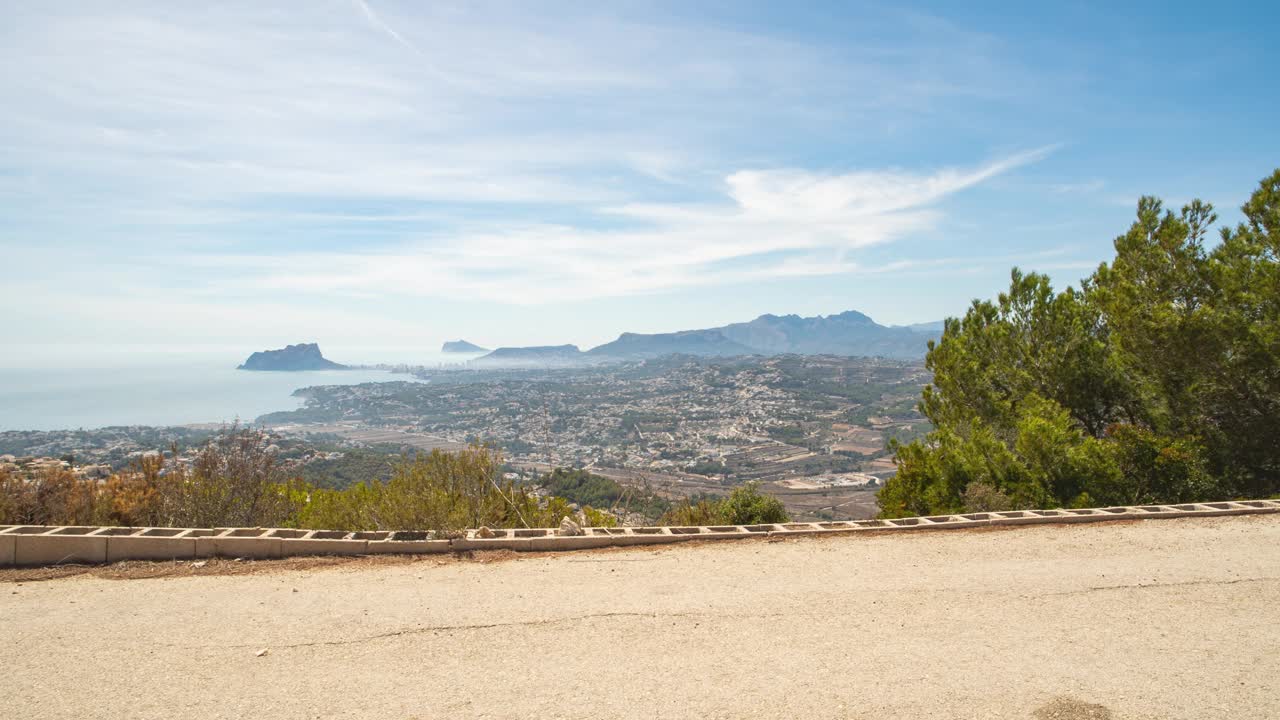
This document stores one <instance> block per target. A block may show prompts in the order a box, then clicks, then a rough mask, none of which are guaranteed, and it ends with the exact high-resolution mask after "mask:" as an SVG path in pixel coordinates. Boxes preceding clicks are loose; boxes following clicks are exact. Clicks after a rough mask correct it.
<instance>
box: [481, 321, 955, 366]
mask: <svg viewBox="0 0 1280 720" xmlns="http://www.w3.org/2000/svg"><path fill="white" fill-rule="evenodd" d="M941 333H942V323H941V322H934V323H920V324H918V325H909V326H899V327H892V326H887V325H881V324H879V323H877V322H875V321H874V320H872V319H871V318H869V317H867V316H866V315H863V314H862V313H860V312H857V311H855V310H849V311H847V312H842V313H839V314H836V315H826V316H822V315H817V316H814V317H800V316H799V315H761V316H760V317H758V318H756V319H755V320H751V321H750V322H740V323H732V324H729V325H724V326H721V327H714V328H707V329H704V330H683V331H680V332H671V333H654V334H643V333H623V334H622V335H620V336H618V339H617V340H614V341H613V342H609V343H605V344H604V345H600V346H597V347H594V348H591V349H590V350H587V351H586V352H583V351H581V350H579V349H578V347H577V346H576V345H557V346H550V347H547V346H544V347H529V348H524V347H503V348H498V349H497V350H494V351H493V352H491V353H489V354H488V355H485V356H483V357H481V358H478V359H477V360H475V361H473V363H475V364H479V365H482V366H491V367H514V366H521V365H529V366H538V367H546V366H548V365H554V366H571V365H580V364H592V363H605V362H617V361H625V360H644V359H649V358H656V357H661V356H663V355H672V354H680V355H695V356H700V357H732V356H737V355H783V354H789V353H794V354H798V355H847V356H854V357H886V358H895V359H918V358H922V357H924V353H925V350H926V349H927V347H928V342H929V340H931V339H933V338H936V337H938V336H939V335H941Z"/></svg>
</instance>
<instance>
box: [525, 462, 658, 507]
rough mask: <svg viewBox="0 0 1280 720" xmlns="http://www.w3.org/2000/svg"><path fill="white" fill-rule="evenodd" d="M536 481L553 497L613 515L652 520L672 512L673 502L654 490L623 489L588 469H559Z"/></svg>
mask: <svg viewBox="0 0 1280 720" xmlns="http://www.w3.org/2000/svg"><path fill="white" fill-rule="evenodd" d="M537 482H538V484H539V485H540V486H542V488H543V489H544V490H546V491H547V492H548V493H550V494H551V495H552V496H554V497H562V498H564V499H566V500H568V501H570V502H574V503H577V504H579V505H585V506H590V507H595V508H602V509H608V510H610V511H612V512H634V513H639V514H641V515H643V516H645V517H646V518H649V519H651V520H654V519H657V518H659V517H661V516H662V514H663V513H665V512H666V511H668V510H670V509H671V501H670V500H667V499H665V498H662V497H659V496H658V495H656V494H655V493H653V492H652V491H646V490H638V489H636V488H628V487H624V486H623V485H621V484H620V483H618V482H617V481H616V480H610V479H609V478H607V477H602V476H600V475H594V474H592V473H590V472H587V471H586V470H581V469H570V468H556V469H555V470H553V471H551V472H549V473H547V474H545V475H543V476H541V477H540V478H538V481H537Z"/></svg>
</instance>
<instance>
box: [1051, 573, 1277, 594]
mask: <svg viewBox="0 0 1280 720" xmlns="http://www.w3.org/2000/svg"><path fill="white" fill-rule="evenodd" d="M1277 581H1280V577H1258V578H1238V579H1235V580H1183V581H1180V582H1169V583H1134V584H1132V585H1097V586H1094V587H1087V588H1083V589H1081V590H1064V591H1062V592H1052V593H1041V594H1040V595H1031V596H1027V597H1057V596H1061V595H1085V594H1088V593H1093V592H1106V591H1108V590H1146V589H1150V588H1169V587H1184V586H1194V585H1236V584H1238V583H1255V582H1277Z"/></svg>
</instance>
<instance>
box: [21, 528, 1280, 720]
mask: <svg viewBox="0 0 1280 720" xmlns="http://www.w3.org/2000/svg"><path fill="white" fill-rule="evenodd" d="M121 577H130V575H128V574H123V575H118V576H115V577H111V576H102V575H96V574H81V575H77V576H72V577H63V578H56V579H46V580H40V581H31V580H27V581H23V582H14V581H11V582H5V583H0V667H3V673H0V708H3V709H4V715H5V716H6V717H15V718H78V719H83V718H99V717H120V718H197V717H199V718H379V719H385V718H470V717H492V718H533V717H537V718H557V717H562V718H606V717H609V718H614V717H622V718H632V717H634V718H745V717H769V718H773V717H777V718H783V717H785V718H803V717H822V718H908V717H910V718H975V719H976V718H1034V719H1039V720H1043V719H1045V718H1049V719H1053V720H1084V719H1086V718H1088V719H1106V718H1114V719H1124V718H1197V719H1202V718H1265V717H1280V517H1278V516H1274V515H1273V516H1254V517H1239V518H1220V519H1195V520H1148V521H1145V522H1130V523H1097V524H1084V525H1066V526H1039V527H1026V528H1009V529H1001V530H988V531H939V532H926V533H914V534H913V533H897V534H877V535H870V536H868V535H860V536H842V537H829V538H820V539H789V540H785V541H748V542H734V543H720V544H717V543H701V544H690V545H678V546H670V547H663V548H660V549H649V548H635V549H626V550H606V551H596V552H590V553H565V554H558V555H542V556H536V557H520V558H516V559H509V560H505V561H501V562H474V561H454V560H448V561H433V562H381V563H366V562H361V561H356V562H349V563H341V562H335V563H329V564H320V565H282V566H278V567H276V568H275V569H273V568H272V567H270V566H269V565H264V564H259V565H258V566H256V569H255V571H254V572H248V573H243V574H208V575H200V574H185V575H173V574H170V575H168V576H163V577H155V578H149V579H120V578H121ZM263 650H265V651H266V652H265V653H263V652H262V651H263Z"/></svg>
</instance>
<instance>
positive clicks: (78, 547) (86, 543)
mask: <svg viewBox="0 0 1280 720" xmlns="http://www.w3.org/2000/svg"><path fill="white" fill-rule="evenodd" d="M1256 513H1280V501H1274V500H1241V501H1234V502H1211V503H1188V504H1182V505H1139V506H1132V507H1131V506H1125V507H1106V508H1090V509H1077V510H1062V509H1059V510H1015V511H1011V512H985V513H969V514H964V515H936V516H930V517H915V518H901V519H897V520H849V521H833V522H797V523H779V524H770V525H710V526H696V527H624V528H583V530H582V533H583V534H581V535H561V534H560V532H559V531H558V530H557V529H554V528H531V529H515V530H491V531H489V533H486V534H487V535H488V534H491V535H492V536H491V537H480V536H479V534H478V533H477V531H475V530H468V531H466V532H465V533H463V534H462V535H461V536H460V537H455V538H437V537H435V536H434V535H433V534H431V533H424V532H406V531H396V532H381V531H378V532H345V531H340V530H291V529H285V528H125V527H87V526H68V527H49V526H42V525H16V526H13V525H0V567H3V566H13V565H19V566H32V565H58V564H66V563H76V564H98V563H109V562H117V561H120V560H194V559H197V558H207V557H235V558H254V559H270V558H281V557H291V556H295V555H368V554H374V553H447V552H460V551H465V550H518V551H539V550H580V549H586V548H599V547H611V546H623V545H657V544H663V543H674V542H683V541H688V540H739V539H748V538H769V537H779V536H782V537H786V536H794V535H823V534H831V533H858V532H907V531H919V530H945V529H959V528H972V527H981V526H985V525H1040V524H1054V523H1073V522H1100V521H1114V520H1152V519H1161V518H1189V517H1211V516H1217V515H1247V514H1256Z"/></svg>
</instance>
